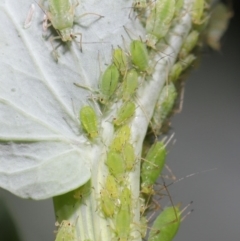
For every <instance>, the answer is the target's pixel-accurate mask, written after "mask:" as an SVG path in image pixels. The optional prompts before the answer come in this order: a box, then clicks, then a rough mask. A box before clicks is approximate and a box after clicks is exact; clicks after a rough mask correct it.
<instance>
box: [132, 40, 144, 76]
mask: <svg viewBox="0 0 240 241" xmlns="http://www.w3.org/2000/svg"><path fill="white" fill-rule="evenodd" d="M130 53H131V58H132V63H133V65H134V67H135V68H136V69H137V70H138V71H140V72H147V73H148V72H149V56H148V51H147V47H146V44H145V43H143V42H142V41H140V40H133V41H132V42H131V44H130Z"/></svg>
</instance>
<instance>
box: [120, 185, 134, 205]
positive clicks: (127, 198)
mask: <svg viewBox="0 0 240 241" xmlns="http://www.w3.org/2000/svg"><path fill="white" fill-rule="evenodd" d="M120 202H121V205H122V206H129V207H131V206H132V193H131V190H130V189H129V188H128V187H124V188H123V190H122V192H121V195H120Z"/></svg>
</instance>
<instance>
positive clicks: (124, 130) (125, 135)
mask: <svg viewBox="0 0 240 241" xmlns="http://www.w3.org/2000/svg"><path fill="white" fill-rule="evenodd" d="M130 135H131V129H130V127H129V126H128V125H124V126H122V127H121V128H120V129H119V130H118V131H117V133H116V136H115V137H114V139H113V141H112V144H111V145H110V150H114V151H117V152H122V149H123V146H124V145H125V143H126V142H128V141H129V139H130Z"/></svg>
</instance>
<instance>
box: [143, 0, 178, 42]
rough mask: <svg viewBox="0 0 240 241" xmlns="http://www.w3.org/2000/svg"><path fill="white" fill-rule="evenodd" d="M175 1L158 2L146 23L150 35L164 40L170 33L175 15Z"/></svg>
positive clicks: (159, 0)
mask: <svg viewBox="0 0 240 241" xmlns="http://www.w3.org/2000/svg"><path fill="white" fill-rule="evenodd" d="M175 5H176V2H175V0H156V1H155V4H154V6H153V8H152V10H151V12H150V15H149V17H148V18H147V22H146V30H147V33H148V34H149V35H153V36H155V37H157V39H158V40H160V39H161V38H163V37H164V36H165V35H166V33H167V32H168V30H169V28H170V26H171V23H172V19H173V17H174V14H175Z"/></svg>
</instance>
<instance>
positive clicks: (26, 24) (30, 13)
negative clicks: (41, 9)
mask: <svg viewBox="0 0 240 241" xmlns="http://www.w3.org/2000/svg"><path fill="white" fill-rule="evenodd" d="M34 13H35V5H34V4H33V3H32V4H31V7H30V8H29V11H28V14H27V17H26V20H25V22H24V25H23V28H25V29H26V28H29V27H30V26H31V24H32V20H33V16H34Z"/></svg>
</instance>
